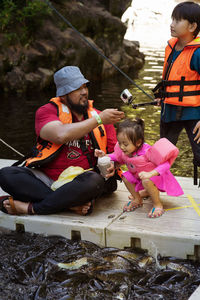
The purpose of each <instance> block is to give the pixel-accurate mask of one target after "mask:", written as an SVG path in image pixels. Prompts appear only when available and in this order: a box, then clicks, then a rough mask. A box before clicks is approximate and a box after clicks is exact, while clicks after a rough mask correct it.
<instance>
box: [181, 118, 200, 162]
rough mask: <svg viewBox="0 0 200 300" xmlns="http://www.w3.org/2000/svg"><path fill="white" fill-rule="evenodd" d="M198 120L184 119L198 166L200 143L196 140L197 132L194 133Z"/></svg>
mask: <svg viewBox="0 0 200 300" xmlns="http://www.w3.org/2000/svg"><path fill="white" fill-rule="evenodd" d="M198 121H199V120H188V121H184V127H185V130H186V132H187V135H188V138H189V141H190V144H191V147H192V152H193V154H194V161H195V163H196V164H197V166H200V143H199V144H197V141H194V138H195V136H196V134H193V129H194V127H195V125H196V123H197V122H198Z"/></svg>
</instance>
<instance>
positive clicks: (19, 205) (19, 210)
mask: <svg viewBox="0 0 200 300" xmlns="http://www.w3.org/2000/svg"><path fill="white" fill-rule="evenodd" d="M12 201H13V204H11V200H9V199H6V200H4V202H3V206H4V208H5V209H6V210H7V212H8V214H9V215H27V214H28V205H29V203H25V202H21V201H18V200H12Z"/></svg>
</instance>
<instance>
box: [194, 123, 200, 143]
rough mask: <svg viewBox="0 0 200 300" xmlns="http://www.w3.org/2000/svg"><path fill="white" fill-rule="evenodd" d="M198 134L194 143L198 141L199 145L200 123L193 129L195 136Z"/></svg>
mask: <svg viewBox="0 0 200 300" xmlns="http://www.w3.org/2000/svg"><path fill="white" fill-rule="evenodd" d="M195 133H197V134H196V136H195V138H194V141H197V144H198V143H199V142H200V121H199V122H197V124H196V125H195V127H194V129H193V134H195Z"/></svg>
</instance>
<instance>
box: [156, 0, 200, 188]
mask: <svg viewBox="0 0 200 300" xmlns="http://www.w3.org/2000/svg"><path fill="white" fill-rule="evenodd" d="M170 29H171V36H172V39H170V40H169V41H168V45H167V47H166V50H165V61H164V67H163V75H162V78H163V80H162V81H161V82H160V83H159V84H158V85H157V86H156V87H155V88H154V90H153V91H154V94H155V97H156V98H160V99H161V100H162V101H161V122H160V136H161V137H166V138H168V139H169V140H170V141H171V142H172V143H174V144H176V143H177V141H178V137H179V135H180V133H181V131H182V129H183V128H185V130H186V132H187V135H188V138H189V141H190V144H191V147H192V151H193V155H194V159H193V163H194V184H197V166H200V37H198V36H197V35H198V33H199V31H200V6H199V5H198V4H197V3H194V2H189V1H187V2H182V3H179V4H178V5H177V6H176V7H175V8H174V10H173V12H172V23H171V26H170Z"/></svg>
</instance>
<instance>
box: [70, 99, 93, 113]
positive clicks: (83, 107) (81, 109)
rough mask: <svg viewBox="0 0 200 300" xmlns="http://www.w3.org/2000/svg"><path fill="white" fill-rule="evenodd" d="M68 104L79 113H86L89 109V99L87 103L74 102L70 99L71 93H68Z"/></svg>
mask: <svg viewBox="0 0 200 300" xmlns="http://www.w3.org/2000/svg"><path fill="white" fill-rule="evenodd" d="M67 106H68V107H69V108H70V110H71V111H74V112H76V113H77V114H84V113H86V112H87V109H88V100H87V102H86V103H85V104H83V105H81V104H74V103H73V102H72V100H71V99H70V97H69V95H67Z"/></svg>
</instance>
